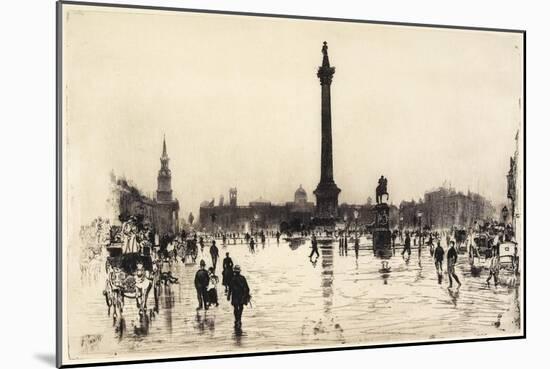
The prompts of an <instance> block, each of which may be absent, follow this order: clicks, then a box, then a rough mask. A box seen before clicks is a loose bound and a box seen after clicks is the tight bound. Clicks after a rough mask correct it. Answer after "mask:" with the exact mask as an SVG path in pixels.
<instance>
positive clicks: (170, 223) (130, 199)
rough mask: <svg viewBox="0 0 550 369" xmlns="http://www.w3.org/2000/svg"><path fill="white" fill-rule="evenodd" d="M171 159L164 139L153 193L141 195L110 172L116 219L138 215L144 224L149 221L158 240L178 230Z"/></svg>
mask: <svg viewBox="0 0 550 369" xmlns="http://www.w3.org/2000/svg"><path fill="white" fill-rule="evenodd" d="M169 161H170V159H169V157H168V153H167V150H166V140H164V141H163V147H162V156H161V158H160V163H161V167H160V170H159V172H158V175H157V191H156V196H155V197H153V198H151V197H148V196H146V195H144V194H143V193H142V192H141V191H140V190H139V189H138V188H137V187H136V186H134V185H133V184H131V183H129V182H128V181H127V180H126V179H125V178H116V177H115V176H114V174H112V175H111V182H112V186H113V191H112V192H113V197H114V199H113V200H112V201H113V205H114V207H115V209H116V210H117V212H118V219H119V220H120V221H121V222H124V221H126V220H127V219H128V218H130V217H131V216H134V217H138V218H140V219H142V220H143V222H144V223H147V224H150V225H151V226H152V227H153V229H154V230H155V233H156V234H158V236H159V238H160V239H163V238H164V237H166V236H170V235H173V234H176V233H177V232H179V221H178V212H179V202H178V200H177V199H174V198H173V194H172V172H171V171H170V168H169V165H168V163H169Z"/></svg>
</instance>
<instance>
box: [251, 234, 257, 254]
mask: <svg viewBox="0 0 550 369" xmlns="http://www.w3.org/2000/svg"><path fill="white" fill-rule="evenodd" d="M255 244H256V241H254V237H250V251H252V252H254V245H255Z"/></svg>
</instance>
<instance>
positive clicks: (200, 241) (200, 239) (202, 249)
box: [199, 236, 204, 254]
mask: <svg viewBox="0 0 550 369" xmlns="http://www.w3.org/2000/svg"><path fill="white" fill-rule="evenodd" d="M199 245H200V246H201V254H202V253H203V251H204V239H203V238H202V236H201V237H199Z"/></svg>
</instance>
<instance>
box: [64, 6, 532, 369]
mask: <svg viewBox="0 0 550 369" xmlns="http://www.w3.org/2000/svg"><path fill="white" fill-rule="evenodd" d="M63 5H79V6H93V7H108V8H125V9H143V10H161V11H174V12H187V13H200V14H222V15H237V16H252V17H266V18H284V19H299V20H310V21H328V22H348V23H367V24H378V25H389V26H407V27H425V28H440V29H441V28H442V29H454V30H469V31H486V32H506V33H519V34H521V35H522V36H523V37H522V39H523V122H522V127H521V128H522V129H523V132H522V133H523V150H522V152H521V154H522V155H523V183H522V185H523V191H522V192H523V209H522V210H523V212H522V213H521V220H522V223H523V235H522V237H523V255H522V256H523V270H522V275H521V282H520V283H521V284H522V287H523V301H522V302H523V306H522V308H523V309H522V312H521V315H522V318H523V319H522V322H523V324H522V326H521V334H520V335H514V336H505V337H488V338H472V339H455V340H442V341H418V342H407V343H388V344H374V345H362V346H351V347H330V348H318V349H317V348H316V349H296V350H284V351H266V352H256V353H254V352H250V353H235V354H222V355H216V354H215V355H206V356H193V357H175V358H165V359H140V360H121V361H101V362H91V363H83V364H65V365H64V364H63V344H64V343H63V340H62V338H63V337H62V336H63V324H62V323H63V314H62V312H63V311H62V307H63V306H62V305H63V301H62V285H61V283H62V281H63V275H62V265H63V264H62V262H63V258H62V221H63V219H62V206H63V201H62V190H63V187H62V163H63V157H62V150H61V143H62V108H63V106H62V89H61V86H62V73H63V66H62V34H63V33H62V23H63V22H62V6H63ZM526 88H527V31H526V30H521V29H505V28H489V27H471V26H457V25H443V24H425V23H407V22H394V21H377V20H362V19H348V18H331V17H317V16H303V15H290V14H268V13H251V12H237V11H225V10H207V9H188V8H177V7H162V6H148V5H132V4H113V3H98V2H84V1H65V0H58V1H57V2H56V329H57V332H56V366H57V367H58V368H77V367H90V366H106V365H126V364H142V363H155V362H156V363H162V362H174V361H189V360H204V359H221V358H238V357H251V356H266V355H286V354H304V353H317V352H330V351H348V350H363V349H374V348H392V347H411V346H428V345H445V344H456V343H473V342H489V341H504V340H517V339H526V338H527V313H526V310H527V288H526V280H527V261H526V259H527V258H526V255H527V247H526V245H527V242H526V241H527V238H526V235H527V214H526V209H527V201H526V200H527V157H526V154H527V130H526V128H527V91H526Z"/></svg>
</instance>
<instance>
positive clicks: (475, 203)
mask: <svg viewBox="0 0 550 369" xmlns="http://www.w3.org/2000/svg"><path fill="white" fill-rule="evenodd" d="M494 214H495V208H494V206H493V205H492V204H491V203H490V201H488V200H487V199H485V198H484V197H483V196H481V195H479V194H476V193H473V192H470V191H468V193H467V194H464V193H462V192H457V191H456V190H455V189H454V188H452V187H445V186H442V187H439V188H438V189H436V190H433V191H428V192H426V193H425V194H424V199H421V200H419V201H418V202H416V201H414V200H412V201H402V202H401V204H400V206H399V226H400V227H401V228H419V227H422V228H425V227H428V228H431V229H448V228H451V227H463V228H468V227H472V226H473V225H474V223H475V222H480V221H482V220H486V219H490V218H492V217H493V216H494Z"/></svg>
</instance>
